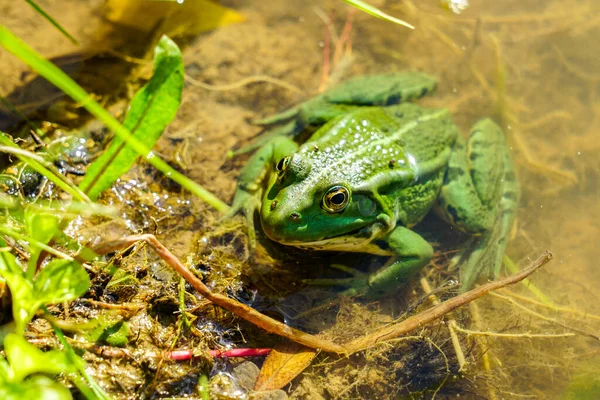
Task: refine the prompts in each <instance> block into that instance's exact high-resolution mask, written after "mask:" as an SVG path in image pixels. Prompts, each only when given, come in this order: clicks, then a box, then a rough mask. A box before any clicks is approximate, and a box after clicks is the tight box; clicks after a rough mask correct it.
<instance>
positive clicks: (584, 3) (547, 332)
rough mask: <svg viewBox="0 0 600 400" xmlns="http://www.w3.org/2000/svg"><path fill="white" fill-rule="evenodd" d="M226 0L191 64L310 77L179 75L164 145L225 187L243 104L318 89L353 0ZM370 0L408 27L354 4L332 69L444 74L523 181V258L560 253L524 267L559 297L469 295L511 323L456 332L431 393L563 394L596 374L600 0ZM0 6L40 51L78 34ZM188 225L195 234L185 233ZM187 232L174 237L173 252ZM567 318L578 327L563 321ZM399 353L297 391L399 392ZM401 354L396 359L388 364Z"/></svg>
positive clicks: (85, 11) (283, 103)
mask: <svg viewBox="0 0 600 400" xmlns="http://www.w3.org/2000/svg"><path fill="white" fill-rule="evenodd" d="M224 3H226V5H229V6H231V7H233V8H235V9H236V10H238V11H239V12H241V13H243V14H245V15H246V16H247V21H246V22H244V23H241V24H237V25H231V26H227V27H224V28H221V29H218V30H215V31H213V32H210V33H207V34H202V35H200V36H199V37H197V38H196V39H194V40H192V41H190V42H188V43H187V45H186V46H185V47H184V58H185V64H186V72H187V74H188V75H189V76H191V77H192V78H194V79H196V80H200V81H203V82H207V83H210V84H213V85H223V84H229V83H232V82H236V81H239V80H240V79H243V78H246V77H248V76H253V75H268V76H271V77H275V78H278V79H281V80H284V81H286V82H287V83H289V84H291V85H294V86H296V87H297V88H299V89H300V90H302V91H303V92H304V93H303V94H299V93H297V92H295V91H293V90H288V89H286V88H282V87H280V86H276V85H272V84H269V83H260V84H253V85H250V86H245V87H240V88H236V89H231V90H225V91H212V90H206V89H204V88H202V87H199V86H195V85H193V84H190V85H189V86H188V87H187V88H186V90H185V92H184V100H183V104H182V107H181V110H180V112H179V115H178V118H177V120H176V121H175V122H174V123H173V124H172V125H171V126H170V128H169V129H168V131H167V134H166V135H167V137H168V138H170V139H172V140H171V141H168V140H164V141H163V143H162V144H161V147H160V150H161V151H162V152H163V154H173V152H177V154H180V155H181V157H182V158H181V160H182V162H183V163H184V164H185V165H186V166H187V167H188V169H187V174H188V176H190V177H192V178H193V179H195V180H196V181H198V182H199V183H201V184H203V185H205V186H206V188H207V189H209V190H211V191H212V192H214V193H215V194H216V195H218V196H219V197H220V198H222V199H225V200H229V199H230V198H231V196H232V193H233V190H234V186H235V177H236V175H237V172H238V171H239V167H240V165H241V162H242V161H236V162H233V163H232V162H227V161H226V152H227V150H229V149H230V148H232V147H234V146H235V145H237V144H239V142H240V141H242V140H245V139H247V138H249V137H251V136H252V135H254V134H256V133H257V132H258V129H257V128H255V127H253V126H251V125H249V124H248V123H247V120H248V119H249V118H252V117H255V116H262V115H268V114H270V113H272V112H274V111H278V110H281V109H284V108H286V107H287V106H289V105H292V104H294V103H296V102H298V101H300V100H302V99H304V98H306V97H307V96H309V95H310V94H312V93H315V92H316V91H317V89H318V87H319V86H320V84H321V82H322V68H323V45H324V40H325V39H324V38H325V35H326V30H325V24H324V22H323V20H322V19H321V17H320V15H321V16H322V15H325V16H326V15H327V13H328V11H329V10H332V9H335V10H336V11H335V21H336V29H337V32H338V34H340V33H341V31H342V27H343V25H344V21H345V19H346V16H347V11H348V8H347V7H346V6H344V5H343V4H342V3H341V2H340V1H313V0H311V1H283V0H282V1H277V2H262V1H256V2H252V1H242V0H240V1H228V2H224ZM372 3H373V4H376V5H378V6H381V7H383V8H384V9H385V10H386V11H388V12H389V13H391V14H393V15H395V16H398V17H401V18H404V19H406V20H408V21H409V22H411V23H412V24H414V25H415V26H416V27H417V29H416V30H415V31H409V30H407V29H405V28H402V27H398V26H394V25H392V24H390V23H387V22H384V21H381V20H377V19H374V18H372V17H369V16H367V15H364V14H361V13H357V14H355V15H354V21H353V24H352V42H351V45H352V51H351V53H349V52H344V51H340V53H339V57H338V58H339V59H338V60H337V62H336V63H335V65H331V76H332V78H331V80H330V82H334V81H335V80H341V79H344V78H345V77H349V76H353V75H358V74H364V73H378V72H389V71H398V70H421V71H426V72H428V73H431V74H433V75H436V76H438V77H439V78H440V85H439V87H438V90H437V92H436V93H435V94H434V95H433V96H430V97H428V98H426V99H424V100H423V101H422V104H424V105H430V106H436V107H448V108H450V109H451V111H452V112H453V113H454V115H455V121H456V122H457V124H458V125H459V126H460V127H461V128H462V129H463V132H467V131H468V129H469V126H470V125H472V124H473V123H474V122H476V121H477V120H478V119H479V118H481V117H484V116H490V117H492V118H494V119H495V120H496V121H497V122H499V123H501V125H502V126H503V127H504V129H505V131H506V133H507V137H508V140H509V142H510V144H511V147H512V149H513V151H514V158H515V161H516V164H517V168H518V175H519V179H520V182H521V186H522V202H521V206H520V208H519V213H518V226H517V229H516V230H515V232H514V238H513V240H512V241H511V243H510V244H509V247H508V254H509V255H510V257H511V258H512V259H513V260H515V262H517V263H518V264H519V265H526V264H527V263H528V261H529V260H530V259H533V258H535V257H536V256H537V255H539V254H540V253H541V252H542V251H543V250H544V249H549V250H551V251H552V252H553V253H554V255H555V259H554V261H552V262H551V263H550V264H549V265H547V266H546V267H544V269H543V270H542V271H540V272H537V273H536V274H535V275H534V276H533V277H532V279H531V282H532V283H533V284H534V285H535V286H536V287H537V288H538V289H539V290H540V291H541V292H543V293H544V295H545V296H547V297H548V298H549V299H550V300H551V301H552V302H553V303H555V304H556V305H560V306H561V307H563V308H561V309H554V310H552V309H548V308H545V307H542V306H539V305H538V304H534V303H531V302H528V301H526V300H523V299H522V298H520V297H515V296H527V297H528V298H532V299H536V297H535V295H534V294H533V293H532V292H531V291H530V290H529V289H527V288H526V287H525V286H519V287H515V288H512V289H510V291H505V292H503V293H502V294H501V295H502V296H503V297H498V296H495V297H494V296H491V297H487V298H485V299H482V300H479V301H477V305H478V307H477V309H478V310H473V309H471V313H473V312H478V313H479V316H478V317H477V318H476V317H474V316H473V314H471V316H470V317H465V318H464V320H461V321H460V324H459V325H460V326H462V327H463V328H466V329H471V330H474V331H486V332H495V333H499V334H504V336H502V335H497V336H496V337H494V336H483V337H482V336H475V335H474V334H473V333H471V334H467V333H459V336H461V340H462V341H463V343H464V344H465V345H467V346H471V347H473V348H477V350H476V351H475V352H474V353H473V354H474V355H473V357H470V358H469V364H468V365H467V367H466V372H465V374H464V377H463V378H462V379H461V378H457V377H456V376H454V375H452V376H451V377H450V378H449V379H450V381H453V383H452V390H446V391H444V389H442V391H441V392H440V393H439V394H438V396H440V397H443V396H447V397H450V396H453V395H456V394H461V397H466V398H471V397H479V398H498V399H500V398H520V397H524V398H561V397H562V396H565V395H564V393H565V390H567V389H566V388H567V387H568V386H569V384H570V383H571V382H579V381H581V380H582V379H583V380H584V381H587V382H591V381H592V378H591V377H593V376H594V375H596V376H597V375H598V374H599V373H600V371H599V369H600V368H598V367H597V366H598V365H600V346H599V343H598V340H597V339H593V338H591V337H590V336H594V335H598V331H599V328H600V320H599V318H598V317H596V316H600V303H599V301H600V299H599V296H598V292H597V290H596V288H598V287H600V270H599V269H598V268H597V267H596V265H595V261H596V260H597V259H599V258H600V246H598V242H599V239H600V222H599V221H600V183H599V182H600V161H599V158H598V156H597V154H598V152H599V151H600V140H599V139H600V98H599V95H600V57H598V54H600V44H599V43H600V41H599V40H598V39H599V38H600V17H599V15H600V3H598V2H597V1H595V0H581V1H575V0H565V1H560V0H554V1H551V0H544V1H542V0H535V1H534V0H529V1H527V0H519V1H516V0H504V1H501V2H489V1H481V0H480V1H472V2H471V4H470V6H469V7H468V8H467V9H466V10H465V11H464V12H463V13H462V14H461V15H454V14H452V13H450V12H448V11H446V10H444V9H442V8H441V7H440V6H439V3H438V1H436V0H428V1H415V2H411V1H387V2H385V1H377V2H376V1H373V2H372ZM42 5H44V6H46V7H47V9H48V11H49V12H50V13H54V14H56V15H60V16H61V18H60V20H61V22H62V23H63V24H64V25H65V26H66V27H67V28H68V29H69V30H70V31H71V33H72V34H74V35H75V36H78V37H81V38H83V39H82V42H84V43H98V37H104V34H105V31H104V30H105V29H106V28H104V27H103V25H102V24H101V20H100V15H101V12H100V7H101V4H100V3H99V2H85V3H83V2H79V1H61V2H42ZM316 8H318V9H319V10H320V11H319V10H316ZM65 10H69V12H68V13H67V12H65ZM0 15H3V16H4V17H0V21H1V22H2V23H5V24H7V25H8V26H9V27H10V28H11V29H13V30H14V31H15V32H16V33H17V34H18V35H20V36H21V37H22V38H23V39H24V40H26V41H27V42H29V43H31V44H32V45H33V46H34V47H35V48H37V49H38V50H40V51H42V53H43V54H45V55H47V56H58V55H63V54H66V53H68V52H70V51H73V50H77V48H75V47H73V46H72V45H70V44H68V43H67V42H66V41H65V40H64V39H62V38H61V36H60V35H59V34H58V33H56V32H55V31H54V30H53V29H52V28H51V27H49V26H48V25H47V23H46V22H44V21H41V20H40V19H39V18H38V17H37V15H35V14H33V13H32V12H31V11H30V10H29V9H28V8H26V7H20V6H19V7H16V6H14V5H13V2H8V1H6V0H3V1H0ZM5 17H8V18H5ZM82 20H85V21H86V23H85V24H82V23H81V21H82ZM113 40H114V39H113ZM332 45H333V43H332ZM332 55H335V51H334V50H332ZM0 60H2V64H3V67H2V68H3V70H4V73H3V75H4V78H3V79H2V80H1V81H0V94H2V95H6V94H7V93H9V92H11V91H12V90H14V89H15V88H16V87H18V86H19V85H21V84H22V83H23V81H21V80H20V74H21V72H22V71H25V68H24V67H23V66H22V65H21V64H20V63H19V62H17V61H16V60H14V59H13V58H12V57H9V56H8V55H7V54H6V53H4V52H0ZM173 139H178V140H177V141H174V140H173ZM175 142H177V143H176V144H175ZM181 143H183V144H181ZM198 207H200V208H202V209H203V210H204V208H203V206H201V205H200V206H198ZM215 217H216V215H215ZM208 218H209V220H211V219H212V217H208ZM186 238H189V239H188V241H191V239H192V235H189V233H188V234H187V235H186ZM166 239H167V242H169V241H171V242H175V241H176V240H174V239H172V237H171V239H170V240H169V238H168V237H167V238H166ZM189 247H190V244H189V243H188V244H186V245H183V246H182V247H181V248H179V251H180V255H181V256H183V255H184V254H185V249H186V248H189ZM415 290H416V291H419V290H420V288H419V287H418V286H415ZM421 293H422V292H421ZM421 293H417V294H418V295H420V294H421ZM537 299H538V300H537V301H539V298H537ZM511 300H512V301H516V303H517V304H515V303H514V302H511ZM363 306H364V305H361V306H357V307H363ZM522 307H526V309H523V308H522ZM396 311H397V310H396ZM346 323H347V321H346ZM357 323H361V324H362V323H365V322H364V321H362V320H361V322H357ZM571 333H574V334H575V335H574V336H570V335H567V334H571ZM475 338H477V339H476V341H475ZM483 354H485V356H483ZM392 356H393V354H392V355H390V354H387V355H386V357H385V362H384V363H387V364H386V368H387V369H385V370H382V369H378V368H377V363H378V362H379V361H381V360H379V359H378V358H377V356H376V355H372V356H371V358H369V357H366V358H365V359H362V360H358V361H357V362H356V363H354V364H348V365H338V366H337V367H336V366H331V365H328V364H327V363H326V362H322V363H321V364H320V365H317V366H314V367H313V368H312V369H310V370H309V371H308V373H307V374H305V375H304V376H303V377H301V378H299V380H297V381H296V383H295V384H294V385H293V386H292V389H291V391H290V394H291V396H292V397H293V398H306V399H313V398H315V399H318V398H359V397H363V398H370V397H369V393H371V396H373V397H372V398H375V397H376V398H386V397H389V398H394V397H396V396H399V394H397V393H401V394H406V393H407V391H406V390H404V389H405V388H402V387H395V386H394V380H395V379H397V374H398V373H397V372H394V373H393V374H390V375H385V373H386V372H385V371H387V373H389V371H390V369H389V368H390V367H389V361H390V360H389V359H390V357H392ZM449 356H450V355H449ZM452 357H454V356H452ZM452 357H451V358H452ZM452 360H454V358H452ZM382 362H383V361H382ZM361 363H362V364H361ZM403 367H406V365H404V366H403V365H396V368H397V370H401V369H402V368H403ZM394 374H395V375H394ZM582 374H583V375H584V378H580V377H581V376H582ZM585 374H589V375H588V376H587V377H586V376H585ZM323 377H324V378H323ZM356 382H358V383H356ZM438 383H439V382H438ZM369 387H371V389H369ZM435 387H436V386H435V385H434V388H435ZM597 389H598V384H596V390H597ZM369 390H371V392H369ZM595 393H596V395H598V392H595ZM432 395H434V393H433V392H432V391H430V392H428V393H427V394H425V395H423V396H424V397H426V398H430V397H432ZM579 396H582V394H581V393H580V394H579ZM417 397H419V396H417ZM580 398H582V397H580ZM589 398H594V397H593V395H592V397H589Z"/></svg>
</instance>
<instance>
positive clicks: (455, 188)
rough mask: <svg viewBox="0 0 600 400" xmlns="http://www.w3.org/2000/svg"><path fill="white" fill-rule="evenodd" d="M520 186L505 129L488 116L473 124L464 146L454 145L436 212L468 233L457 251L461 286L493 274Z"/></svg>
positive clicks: (504, 244)
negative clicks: (469, 238) (469, 240)
mask: <svg viewBox="0 0 600 400" xmlns="http://www.w3.org/2000/svg"><path fill="white" fill-rule="evenodd" d="M518 198H519V186H518V183H517V181H516V178H515V173H514V167H513V164H512V160H511V157H510V153H509V149H508V146H507V145H506V142H505V139H504V133H503V132H502V130H501V129H500V127H499V126H498V125H496V124H495V123H494V122H493V121H491V120H489V119H485V120H482V121H480V122H478V123H477V124H475V126H474V127H473V129H472V130H471V133H470V135H469V139H468V141H467V143H466V144H465V142H464V140H463V139H462V138H461V137H459V138H458V139H457V141H456V143H455V144H454V147H453V151H452V154H451V156H450V160H449V162H448V170H447V172H446V175H445V177H444V183H443V186H442V189H441V192H440V196H439V197H438V204H437V208H436V210H437V211H438V214H440V215H441V216H442V217H443V218H444V219H445V220H447V221H448V222H449V223H450V224H452V225H454V226H455V227H457V228H459V229H460V230H462V231H464V232H467V233H470V234H472V235H473V240H472V244H471V246H470V247H469V248H468V249H466V250H465V251H463V252H461V253H460V254H459V257H458V258H457V261H458V264H459V267H460V277H461V284H462V289H463V290H467V289H469V288H470V287H472V286H473V285H474V284H475V282H476V281H477V279H478V278H479V276H480V275H481V274H482V272H483V271H484V270H486V269H487V271H488V273H487V275H488V277H489V278H491V279H494V278H496V276H497V275H498V272H499V269H500V266H501V264H502V258H503V256H504V250H505V247H506V241H507V238H508V235H509V233H510V230H511V228H512V225H513V223H514V218H515V210H516V205H517V202H518Z"/></svg>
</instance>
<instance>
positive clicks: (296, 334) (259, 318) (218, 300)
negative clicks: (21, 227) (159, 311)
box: [94, 234, 346, 354]
mask: <svg viewBox="0 0 600 400" xmlns="http://www.w3.org/2000/svg"><path fill="white" fill-rule="evenodd" d="M140 241H142V242H146V243H147V244H149V245H150V246H151V247H152V248H154V250H155V251H156V253H157V254H158V256H159V257H160V258H162V259H163V260H164V261H165V262H166V263H167V264H169V265H170V266H171V267H172V268H173V269H174V270H175V271H176V272H177V273H178V274H179V275H181V276H183V277H184V279H185V280H186V281H187V282H188V283H189V284H190V285H192V286H193V287H194V289H196V290H197V291H198V292H199V293H200V294H201V295H202V296H204V297H206V298H207V299H208V300H210V301H211V302H213V303H214V304H216V305H218V306H221V307H223V308H224V309H226V310H228V311H231V312H232V313H234V314H235V315H237V316H239V317H241V318H243V319H245V320H246V321H248V322H251V323H253V324H255V325H256V326H258V327H260V328H262V329H264V330H266V331H267V332H271V333H274V334H276V335H279V336H283V337H285V338H288V339H290V340H292V341H294V342H297V343H300V344H303V345H305V346H307V347H310V348H313V349H321V350H323V351H326V352H329V353H338V354H345V353H346V349H345V348H344V347H342V346H340V345H338V344H335V343H333V342H330V341H328V340H324V339H320V338H318V337H317V336H314V335H311V334H308V333H305V332H302V331H300V330H298V329H294V328H291V327H289V326H287V325H285V324H284V323H282V322H280V321H277V320H276V319H273V318H271V317H268V316H266V315H264V314H261V313H260V312H258V311H256V310H255V309H254V308H252V307H249V306H247V305H245V304H243V303H240V302H239V301H237V300H234V299H230V298H229V297H227V296H223V295H222V294H218V293H213V292H212V291H211V290H210V289H209V288H208V287H207V286H206V285H205V284H204V283H203V282H202V281H201V280H200V279H198V278H197V277H196V275H194V273H193V272H192V271H190V269H189V268H187V267H186V266H185V265H183V264H182V263H181V261H179V259H178V258H177V257H175V256H174V255H173V253H171V252H170V251H169V250H168V249H167V248H166V247H165V246H163V245H162V243H160V242H159V241H158V239H156V237H155V236H154V235H149V234H146V235H134V236H127V237H125V238H123V239H120V240H115V241H111V242H106V243H103V244H101V245H99V246H97V247H95V248H94V251H95V252H96V253H98V254H107V253H111V252H113V251H117V250H119V249H123V248H126V247H129V246H131V245H133V244H135V243H137V242H140Z"/></svg>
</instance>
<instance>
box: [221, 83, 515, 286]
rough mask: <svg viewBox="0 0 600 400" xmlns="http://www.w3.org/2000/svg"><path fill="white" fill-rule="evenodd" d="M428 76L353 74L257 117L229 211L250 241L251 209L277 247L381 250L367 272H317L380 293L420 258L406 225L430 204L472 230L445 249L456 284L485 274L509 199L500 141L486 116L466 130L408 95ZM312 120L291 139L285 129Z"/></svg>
mask: <svg viewBox="0 0 600 400" xmlns="http://www.w3.org/2000/svg"><path fill="white" fill-rule="evenodd" d="M436 85H437V81H436V79H435V78H433V77H431V76H430V75H427V74H424V73H417V72H408V73H396V74H386V75H374V76H360V77H356V78H354V79H351V80H349V81H347V82H345V83H343V84H341V85H339V86H337V87H335V88H333V89H331V90H329V91H327V92H325V93H323V94H321V95H318V96H316V97H314V98H313V99H310V100H308V101H307V102H305V103H302V104H300V105H299V106H296V107H294V108H292V109H290V110H288V111H285V112H283V113H281V114H278V115H276V116H274V117H271V118H267V119H266V120H263V121H260V122H261V123H264V124H278V125H279V128H278V129H276V134H275V135H270V137H269V139H268V140H267V141H266V143H264V144H263V145H262V147H260V149H259V150H258V151H257V152H256V153H255V154H254V155H253V156H252V157H251V158H250V159H249V161H248V162H247V164H246V165H245V167H244V168H243V169H242V171H241V173H240V176H239V182H238V187H237V191H236V193H235V196H234V200H233V205H232V209H231V212H230V215H233V214H235V213H238V212H243V213H244V214H245V216H246V219H247V221H248V225H249V236H250V242H251V244H253V243H255V234H254V223H253V221H254V215H255V212H256V211H258V212H259V215H260V221H261V225H262V229H263V231H264V233H265V234H266V236H267V237H268V238H270V239H271V240H274V241H276V242H279V243H281V244H283V245H288V246H295V247H299V248H304V249H313V250H327V251H349V252H360V253H370V254H375V255H384V256H390V259H389V261H388V262H387V263H386V264H385V265H384V266H382V267H380V269H378V270H376V271H372V272H370V273H359V272H355V273H352V277H351V278H350V279H339V280H336V279H334V280H327V283H329V284H343V285H344V286H347V287H348V289H349V292H350V293H353V294H361V295H363V294H366V295H370V296H381V295H383V294H386V293H389V292H391V291H394V290H396V288H398V287H400V286H401V285H403V284H404V283H406V282H407V281H408V280H409V279H410V278H411V277H412V276H413V275H414V274H415V273H416V272H417V271H419V270H420V269H421V268H422V267H423V266H425V265H426V264H427V263H428V262H429V261H430V259H431V257H432V255H433V249H432V247H431V245H430V244H429V243H428V242H427V241H426V240H425V239H423V237H421V236H420V235H419V234H418V233H416V232H415V231H414V230H412V228H413V227H414V226H415V225H416V224H418V223H419V222H420V221H421V220H422V219H423V218H424V217H425V215H426V214H427V213H429V212H430V210H434V211H435V212H436V213H437V214H438V215H439V216H440V217H441V218H442V219H444V220H445V221H447V222H448V223H449V224H450V225H451V226H453V227H454V228H456V229H458V230H460V231H462V232H466V233H468V234H470V235H471V237H472V239H471V240H470V242H469V245H468V246H467V247H466V248H465V249H464V250H463V251H461V252H460V253H459V254H458V256H457V257H455V261H456V262H457V265H458V266H459V268H460V269H459V271H460V274H459V275H460V279H461V285H462V288H463V290H464V289H468V288H470V287H472V286H473V285H474V284H475V283H476V282H477V280H478V279H479V277H480V275H483V272H484V271H485V272H487V274H486V275H487V277H488V278H491V279H493V278H495V277H496V276H497V275H498V272H499V269H500V266H501V263H502V258H503V255H504V250H505V247H506V241H507V239H508V236H509V234H510V231H511V228H512V225H513V223H514V218H515V211H516V205H517V202H518V198H519V187H518V183H517V181H516V178H515V173H514V167H513V163H512V160H511V156H510V151H509V148H508V146H507V144H506V142H505V137H504V133H503V132H502V130H501V129H500V127H499V126H498V125H497V124H496V123H494V122H493V121H492V120H490V119H483V120H481V121H479V122H478V123H476V124H475V126H474V127H473V128H472V129H471V132H470V134H469V137H468V140H465V139H464V138H463V136H462V135H461V133H460V132H459V130H458V128H457V127H456V125H454V123H453V122H452V117H451V115H450V113H449V111H448V110H446V109H430V108H423V107H420V106H418V105H416V104H414V103H413V102H411V101H412V100H416V99H418V98H420V97H421V96H423V95H425V94H427V93H429V92H431V91H433V90H434V89H435V87H436ZM320 125H322V126H321V127H320V128H319V129H317V130H316V131H314V133H313V134H312V135H311V136H310V137H309V138H308V140H306V141H305V142H304V143H302V144H298V143H296V141H294V140H293V138H291V137H290V136H294V135H295V134H297V133H299V132H303V131H305V130H306V129H307V128H309V127H315V126H320ZM344 270H345V271H352V270H351V269H348V268H344ZM321 283H322V282H321Z"/></svg>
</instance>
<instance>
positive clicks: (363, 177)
mask: <svg viewBox="0 0 600 400" xmlns="http://www.w3.org/2000/svg"><path fill="white" fill-rule="evenodd" d="M457 134H458V131H457V129H456V127H455V126H454V124H452V121H451V117H450V114H449V112H448V111H447V110H440V109H427V108H422V107H419V106H417V105H415V104H410V103H407V104H401V105H397V106H392V107H385V108H379V107H361V108H359V109H357V110H355V111H353V112H351V113H349V114H346V115H344V116H342V117H339V118H337V119H335V120H333V121H330V122H329V123H328V124H326V125H325V126H323V127H322V128H321V129H319V130H318V131H317V132H315V134H314V135H313V136H312V137H311V138H310V139H309V140H308V141H307V142H306V143H305V144H304V145H302V146H301V147H300V149H299V152H300V153H302V154H303V155H304V157H306V158H308V159H309V160H310V161H309V163H310V165H311V166H312V168H311V172H310V174H309V176H308V177H307V180H308V181H307V182H308V186H309V187H310V186H318V185H330V184H346V185H349V186H350V187H352V189H353V190H354V191H361V192H370V193H375V192H377V193H379V194H382V195H384V196H388V197H389V200H390V202H391V203H395V204H403V207H404V208H405V209H406V210H404V211H403V210H395V212H396V214H397V215H396V217H397V218H398V219H400V220H402V222H403V223H405V224H406V225H412V224H414V223H416V222H418V220H420V218H422V215H420V214H422V212H421V213H419V212H416V211H420V210H425V209H427V210H428V209H429V208H430V207H431V205H432V202H433V201H434V200H435V197H436V196H437V193H438V191H439V186H440V185H441V179H442V177H443V173H444V171H445V168H446V165H447V162H448V158H449V156H450V148H451V147H452V144H453V143H454V141H455V140H456V135H457ZM418 214H419V215H418ZM411 215H413V216H414V217H411Z"/></svg>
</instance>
